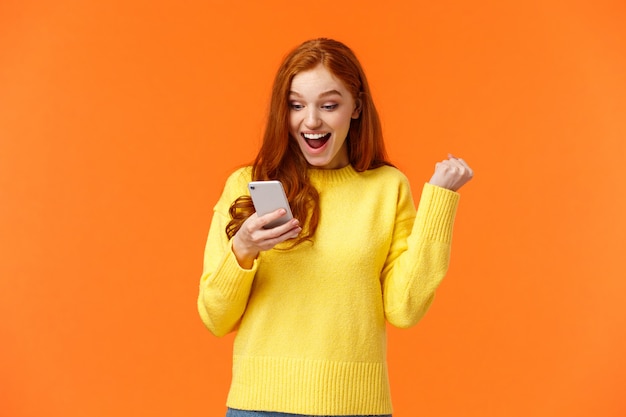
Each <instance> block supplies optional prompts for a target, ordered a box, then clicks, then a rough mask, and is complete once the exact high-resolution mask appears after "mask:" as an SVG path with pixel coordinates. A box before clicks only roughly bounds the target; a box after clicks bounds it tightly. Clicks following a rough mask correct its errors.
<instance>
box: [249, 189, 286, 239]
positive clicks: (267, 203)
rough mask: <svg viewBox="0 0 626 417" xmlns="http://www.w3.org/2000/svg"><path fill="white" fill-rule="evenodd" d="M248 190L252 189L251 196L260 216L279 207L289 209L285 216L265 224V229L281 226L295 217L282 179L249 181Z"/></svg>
mask: <svg viewBox="0 0 626 417" xmlns="http://www.w3.org/2000/svg"><path fill="white" fill-rule="evenodd" d="M248 190H249V191H250V197H252V203H253V204H254V209H255V210H256V212H257V213H258V215H259V216H263V215H264V214H267V213H271V212H273V211H276V210H278V209H279V208H284V209H285V210H287V213H286V214H285V215H284V216H282V217H281V218H279V219H276V220H274V221H272V222H270V223H268V224H266V225H265V226H264V228H265V229H271V228H273V227H276V226H280V225H281V224H284V223H287V222H288V221H289V220H291V219H293V214H291V207H289V201H287V195H286V194H285V189H284V188H283V184H282V183H281V182H280V181H252V182H250V183H248Z"/></svg>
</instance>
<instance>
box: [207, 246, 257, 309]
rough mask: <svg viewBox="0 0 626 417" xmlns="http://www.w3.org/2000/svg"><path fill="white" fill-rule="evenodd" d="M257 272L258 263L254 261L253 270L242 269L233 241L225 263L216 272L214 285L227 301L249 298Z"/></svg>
mask: <svg viewBox="0 0 626 417" xmlns="http://www.w3.org/2000/svg"><path fill="white" fill-rule="evenodd" d="M256 270H257V261H256V260H255V261H254V264H253V265H252V268H251V269H244V268H242V267H241V266H240V265H239V263H238V262H237V258H236V257H235V254H234V253H233V250H232V241H231V242H230V243H229V245H228V253H227V255H226V256H225V257H224V261H223V262H222V264H221V265H220V266H219V268H218V270H217V271H216V272H215V278H214V280H213V282H212V285H214V286H215V288H217V289H218V290H219V291H220V292H221V293H222V295H223V296H224V297H225V298H227V299H237V298H239V297H242V296H245V297H247V296H248V295H247V294H248V293H249V291H250V286H251V285H252V281H253V280H254V275H255V274H256Z"/></svg>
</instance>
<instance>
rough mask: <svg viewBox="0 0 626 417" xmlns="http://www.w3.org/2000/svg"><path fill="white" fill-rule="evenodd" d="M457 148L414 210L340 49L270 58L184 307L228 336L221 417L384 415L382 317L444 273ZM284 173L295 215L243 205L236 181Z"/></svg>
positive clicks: (362, 82)
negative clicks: (247, 152) (265, 84)
mask: <svg viewBox="0 0 626 417" xmlns="http://www.w3.org/2000/svg"><path fill="white" fill-rule="evenodd" d="M472 176H473V172H472V169H471V168H470V167H469V166H468V164H467V163H466V162H465V161H463V160H462V159H460V158H456V157H454V156H451V155H450V156H449V157H448V158H447V159H445V160H443V161H441V162H438V163H436V164H435V169H434V173H433V175H432V177H431V178H430V180H429V182H428V183H425V184H424V187H423V189H422V193H421V197H420V200H419V204H418V206H417V209H416V208H415V204H414V200H413V197H412V195H411V190H410V187H409V182H408V180H407V178H406V177H405V175H404V174H402V173H401V172H400V171H399V170H398V169H397V168H395V167H394V166H393V165H392V164H391V163H390V162H389V161H388V159H387V156H386V154H385V148H384V143H383V137H382V131H381V125H380V120H379V118H378V114H377V111H376V108H375V106H374V102H373V101H372V97H371V94H370V89H369V86H368V83H367V80H366V78H365V74H364V72H363V69H362V68H361V65H360V63H359V61H358V60H357V58H356V56H355V55H354V53H353V52H352V51H351V50H350V49H349V48H348V47H347V46H345V45H344V44H342V43H340V42H337V41H334V40H330V39H315V40H311V41H307V42H304V43H303V44H302V45H300V46H298V47H297V48H296V49H294V50H293V51H292V52H291V53H290V54H289V55H287V57H286V58H285V60H284V62H283V63H282V65H281V66H280V68H279V70H278V73H277V75H276V78H275V80H274V86H273V90H272V97H271V104H270V111H269V117H268V120H267V125H266V129H265V134H264V138H263V144H262V146H261V149H260V150H259V153H258V155H257V157H256V159H255V161H254V163H253V164H252V165H251V166H248V167H245V168H240V169H238V170H236V171H235V172H234V173H233V174H231V175H230V177H229V178H228V180H227V181H226V184H225V187H224V191H223V193H222V195H221V197H220V199H219V201H218V202H217V204H216V205H215V208H214V213H213V219H212V222H211V228H210V231H209V236H208V240H207V243H206V248H205V256H204V268H203V274H202V277H201V281H200V293H199V297H198V310H199V313H200V317H201V318H202V321H203V322H204V324H205V325H206V326H207V328H208V329H209V330H210V331H211V332H212V333H213V334H215V335H216V336H222V335H225V334H227V333H229V332H233V331H236V332H237V334H236V337H235V342H234V347H233V373H232V382H231V387H230V391H229V394H228V399H227V406H228V411H227V416H228V417H254V416H258V417H268V416H281V417H282V416H292V417H293V416H364V415H367V416H390V415H391V413H392V407H391V395H390V392H389V383H388V377H387V362H386V331H385V326H386V322H389V323H390V324H392V325H394V326H397V327H401V328H407V327H410V326H413V325H415V324H416V323H417V322H418V321H419V320H420V319H421V318H422V316H423V315H424V314H425V313H426V311H427V310H428V308H429V306H430V304H431V302H432V301H433V297H434V294H435V290H436V289H437V286H438V285H439V283H440V282H441V280H442V279H443V277H444V275H445V274H446V271H447V268H448V262H449V256H450V246H451V238H452V228H453V223H454V218H455V213H456V209H457V204H458V200H459V194H458V190H459V188H461V187H462V186H463V185H464V184H465V183H466V182H467V181H469V180H470V179H471V178H472ZM255 180H279V181H281V182H282V183H283V185H284V188H285V191H286V194H287V197H288V200H289V203H290V206H291V209H292V213H293V216H294V218H293V219H292V220H290V221H288V222H286V223H283V224H282V225H280V226H277V227H274V228H271V229H266V228H264V226H265V225H267V224H269V223H270V222H272V221H274V220H276V219H278V218H280V217H282V216H283V215H285V211H284V209H279V210H276V211H274V212H271V213H269V214H265V215H262V216H259V215H257V213H255V210H254V206H253V204H252V200H251V198H250V196H249V194H248V188H247V187H248V183H249V182H250V181H255Z"/></svg>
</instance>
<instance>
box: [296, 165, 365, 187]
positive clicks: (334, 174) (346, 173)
mask: <svg viewBox="0 0 626 417" xmlns="http://www.w3.org/2000/svg"><path fill="white" fill-rule="evenodd" d="M308 174H309V178H310V180H311V182H312V183H313V184H332V183H340V182H344V181H347V180H350V179H351V178H356V177H357V176H358V175H359V174H358V172H357V171H356V170H355V169H354V168H353V167H352V165H347V166H345V167H343V168H339V169H319V168H309V170H308Z"/></svg>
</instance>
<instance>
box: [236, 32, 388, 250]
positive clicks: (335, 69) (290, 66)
mask: <svg viewBox="0 0 626 417" xmlns="http://www.w3.org/2000/svg"><path fill="white" fill-rule="evenodd" d="M319 64H322V65H324V66H325V67H326V69H328V70H329V71H330V72H331V73H332V74H333V75H335V76H336V77H337V78H339V79H340V80H341V81H342V82H343V83H344V85H345V86H346V88H347V89H348V91H350V93H351V94H352V97H353V99H354V102H355V103H356V104H357V106H358V107H359V108H360V110H361V112H360V116H359V118H358V119H352V120H351V122H350V130H349V132H348V138H347V140H346V143H347V146H348V158H349V160H350V164H351V165H352V166H353V167H354V169H355V170H357V171H359V172H360V171H365V170H368V169H374V168H378V167H380V166H382V165H391V163H389V162H388V161H387V155H386V152H385V146H384V142H383V135H382V128H381V124H380V118H379V116H378V112H377V111H376V107H375V106H374V101H373V100H372V96H371V92H370V88H369V85H368V83H367V79H366V77H365V73H364V71H363V68H362V67H361V64H360V63H359V61H358V59H357V58H356V56H355V54H354V53H353V52H352V50H350V48H348V47H347V46H346V45H344V44H343V43H341V42H338V41H335V40H332V39H326V38H319V39H313V40H309V41H306V42H304V43H303V44H301V45H300V46H298V47H297V48H295V49H294V50H293V51H291V52H290V53H289V54H288V55H287V56H286V58H285V59H284V61H283V63H282V64H281V66H280V68H279V69H278V72H277V74H276V78H275V79H274V85H273V88H272V96H271V101H270V108H269V114H268V118H267V124H266V127H265V133H264V136H263V143H262V145H261V149H260V150H259V153H258V155H257V157H256V159H255V161H254V164H253V168H252V179H253V180H256V181H259V180H280V181H281V182H282V183H283V186H284V187H285V192H286V193H287V198H288V200H289V204H290V205H291V210H292V212H293V215H294V217H295V218H297V219H299V220H300V223H301V224H302V227H303V231H302V233H301V234H300V237H299V238H298V239H297V240H296V241H295V242H293V245H292V246H291V247H293V246H295V245H297V244H299V243H301V242H303V241H305V240H311V238H312V236H313V235H314V234H315V230H316V229H317V225H318V221H319V211H320V210H319V195H318V193H317V190H316V189H315V188H314V187H313V186H312V185H311V183H310V182H309V179H308V168H309V165H308V163H307V161H306V159H305V158H304V155H302V152H301V151H300V148H299V147H298V144H297V142H296V140H295V139H294V138H292V137H291V136H290V134H289V111H290V108H289V90H290V88H291V81H292V80H293V77H294V76H295V75H296V74H298V73H300V72H303V71H307V70H310V69H313V68H315V67H316V66H318V65H319ZM253 213H254V206H253V205H252V200H251V199H250V197H249V196H241V197H239V198H238V199H237V200H235V201H234V202H233V204H232V205H231V207H230V215H231V218H232V220H231V221H230V222H229V223H228V225H227V227H226V234H227V235H228V237H229V238H232V237H233V236H234V235H235V234H236V233H237V231H238V230H239V228H240V227H241V225H242V224H243V222H244V221H245V220H246V219H247V218H248V217H249V216H250V215H252V214H253Z"/></svg>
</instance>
